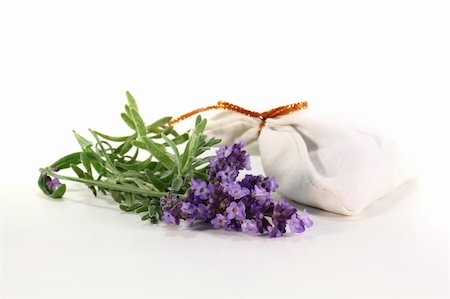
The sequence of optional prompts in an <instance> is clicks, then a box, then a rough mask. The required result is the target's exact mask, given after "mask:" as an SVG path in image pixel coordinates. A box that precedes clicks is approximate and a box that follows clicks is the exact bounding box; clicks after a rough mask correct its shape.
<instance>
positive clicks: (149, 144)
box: [133, 137, 174, 169]
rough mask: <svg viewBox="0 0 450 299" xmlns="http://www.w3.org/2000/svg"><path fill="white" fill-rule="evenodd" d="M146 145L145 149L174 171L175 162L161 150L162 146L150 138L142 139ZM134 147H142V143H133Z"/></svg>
mask: <svg viewBox="0 0 450 299" xmlns="http://www.w3.org/2000/svg"><path fill="white" fill-rule="evenodd" d="M141 139H142V141H143V142H144V144H145V149H146V150H147V151H149V152H150V153H151V154H152V155H153V156H154V157H155V158H156V159H157V160H159V161H160V162H161V163H162V164H163V165H164V166H165V167H167V168H169V169H172V168H173V167H174V161H173V159H172V157H171V156H170V155H169V154H168V153H166V152H164V151H162V150H161V147H160V145H159V146H158V145H157V144H156V143H155V142H153V141H151V140H150V138H148V137H143V138H141ZM133 145H135V146H138V147H141V146H142V143H141V142H133Z"/></svg>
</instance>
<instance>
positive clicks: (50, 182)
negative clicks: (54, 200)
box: [45, 176, 61, 192]
mask: <svg viewBox="0 0 450 299" xmlns="http://www.w3.org/2000/svg"><path fill="white" fill-rule="evenodd" d="M47 178H48V179H47ZM46 181H47V182H45V185H46V186H47V187H48V189H50V191H52V192H53V191H55V190H56V189H58V187H59V186H61V182H60V181H59V180H58V179H56V178H55V179H53V180H52V179H50V177H49V176H47V177H46Z"/></svg>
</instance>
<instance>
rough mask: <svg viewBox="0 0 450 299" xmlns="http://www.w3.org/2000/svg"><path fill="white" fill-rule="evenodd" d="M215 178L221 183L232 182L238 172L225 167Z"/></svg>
mask: <svg viewBox="0 0 450 299" xmlns="http://www.w3.org/2000/svg"><path fill="white" fill-rule="evenodd" d="M217 176H218V177H219V178H220V179H221V181H222V182H224V181H225V182H226V181H234V180H235V179H236V177H237V176H238V171H237V170H236V169H234V168H232V167H231V166H227V167H225V169H224V170H221V171H219V172H218V173H217Z"/></svg>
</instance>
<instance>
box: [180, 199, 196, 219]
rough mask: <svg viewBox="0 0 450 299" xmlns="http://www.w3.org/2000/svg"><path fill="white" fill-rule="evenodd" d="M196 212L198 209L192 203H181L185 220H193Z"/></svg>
mask: <svg viewBox="0 0 450 299" xmlns="http://www.w3.org/2000/svg"><path fill="white" fill-rule="evenodd" d="M196 210H197V207H196V206H194V205H193V204H192V203H190V202H183V203H181V213H182V215H183V218H193V216H194V215H195V212H196Z"/></svg>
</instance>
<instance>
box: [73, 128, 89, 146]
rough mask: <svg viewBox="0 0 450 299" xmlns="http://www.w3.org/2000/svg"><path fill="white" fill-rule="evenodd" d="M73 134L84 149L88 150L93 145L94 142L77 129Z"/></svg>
mask: <svg viewBox="0 0 450 299" xmlns="http://www.w3.org/2000/svg"><path fill="white" fill-rule="evenodd" d="M73 134H74V135H75V138H76V139H77V141H78V143H79V144H80V146H81V148H82V149H83V150H86V149H88V148H89V147H91V146H92V145H93V143H92V142H90V141H89V140H87V139H86V138H84V137H83V136H81V135H80V134H78V133H77V132H75V130H73Z"/></svg>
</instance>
